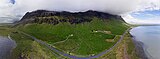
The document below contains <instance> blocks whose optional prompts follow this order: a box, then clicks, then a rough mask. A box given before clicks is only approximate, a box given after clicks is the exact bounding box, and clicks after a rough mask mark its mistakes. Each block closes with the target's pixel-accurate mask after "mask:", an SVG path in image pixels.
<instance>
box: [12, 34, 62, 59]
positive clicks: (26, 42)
mask: <svg viewBox="0 0 160 59" xmlns="http://www.w3.org/2000/svg"><path fill="white" fill-rule="evenodd" d="M11 37H12V39H14V40H15V41H16V43H17V46H16V48H15V49H14V50H13V51H12V59H57V56H56V55H54V54H52V53H54V52H53V51H51V50H49V49H48V48H47V47H45V46H44V45H41V44H39V43H37V42H36V41H34V40H33V39H32V38H30V37H28V36H26V35H23V34H22V33H19V32H17V33H12V34H11ZM58 57H61V56H60V55H58Z"/></svg>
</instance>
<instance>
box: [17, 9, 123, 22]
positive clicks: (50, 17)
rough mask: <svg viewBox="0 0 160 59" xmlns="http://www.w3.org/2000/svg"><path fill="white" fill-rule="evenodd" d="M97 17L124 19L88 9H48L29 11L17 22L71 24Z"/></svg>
mask: <svg viewBox="0 0 160 59" xmlns="http://www.w3.org/2000/svg"><path fill="white" fill-rule="evenodd" d="M93 17H97V18H101V19H105V20H106V19H111V18H115V19H119V20H122V21H123V19H122V18H121V17H120V16H117V15H111V14H107V13H103V12H98V11H92V10H89V11H86V12H75V13H72V12H67V11H62V12H58V11H47V10H37V11H33V12H27V13H26V14H25V15H24V16H23V18H22V19H21V20H20V21H18V22H17V23H21V24H22V23H23V24H24V23H39V24H41V23H48V24H54V25H55V24H58V23H60V22H69V23H71V24H77V23H83V22H90V21H92V19H91V18H93Z"/></svg>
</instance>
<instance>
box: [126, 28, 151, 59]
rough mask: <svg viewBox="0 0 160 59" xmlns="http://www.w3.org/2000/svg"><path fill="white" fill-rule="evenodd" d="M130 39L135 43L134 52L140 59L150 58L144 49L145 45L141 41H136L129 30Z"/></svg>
mask: <svg viewBox="0 0 160 59" xmlns="http://www.w3.org/2000/svg"><path fill="white" fill-rule="evenodd" d="M129 33H130V35H131V37H132V41H133V43H134V44H135V47H136V49H135V50H136V54H137V56H138V57H140V58H141V59H152V56H151V55H150V54H149V53H148V52H147V51H146V47H145V45H144V43H143V42H140V41H137V40H136V37H135V36H133V35H132V34H131V31H129Z"/></svg>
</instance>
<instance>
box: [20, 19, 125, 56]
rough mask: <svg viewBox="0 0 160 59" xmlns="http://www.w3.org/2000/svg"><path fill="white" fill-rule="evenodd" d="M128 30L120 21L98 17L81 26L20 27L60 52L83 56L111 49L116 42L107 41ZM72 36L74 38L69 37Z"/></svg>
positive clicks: (48, 25)
mask: <svg viewBox="0 0 160 59" xmlns="http://www.w3.org/2000/svg"><path fill="white" fill-rule="evenodd" d="M127 28H128V27H127V26H126V25H124V24H123V22H122V21H120V20H116V19H112V20H100V19H99V18H96V17H95V18H93V21H91V22H85V23H81V24H70V23H59V24H57V25H51V24H27V25H25V26H19V30H21V31H24V32H26V33H28V34H31V35H33V36H35V37H36V38H38V39H41V40H43V41H45V42H47V43H49V44H50V45H52V46H54V47H56V48H57V49H59V50H62V51H64V52H67V53H71V54H74V55H82V56H88V55H95V54H98V53H100V52H102V51H104V50H106V49H109V48H110V47H112V46H113V45H114V44H115V43H116V42H106V39H113V38H114V37H115V35H121V34H123V33H124V31H125V30H126V29H127ZM93 30H102V31H111V32H112V34H105V33H99V32H98V33H94V32H92V31H93ZM71 34H72V35H73V36H69V35H71ZM57 42H60V43H57ZM55 43H56V44H55Z"/></svg>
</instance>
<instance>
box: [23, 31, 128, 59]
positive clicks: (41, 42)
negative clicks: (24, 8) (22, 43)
mask: <svg viewBox="0 0 160 59" xmlns="http://www.w3.org/2000/svg"><path fill="white" fill-rule="evenodd" d="M129 30H130V29H127V30H126V31H125V33H124V34H123V35H122V36H121V38H120V39H119V41H118V42H117V43H116V44H115V45H114V46H113V47H111V48H110V49H108V50H106V51H103V52H101V53H100V54H98V55H95V56H90V57H78V56H73V55H69V54H67V53H64V52H61V51H59V50H57V49H56V48H54V47H52V46H50V45H48V44H47V43H45V42H43V41H41V40H39V39H37V38H35V37H34V36H31V35H29V34H26V33H24V32H22V33H23V34H25V35H27V36H29V37H31V38H32V39H34V40H35V41H37V42H38V43H40V44H43V45H45V46H47V47H48V48H49V49H51V50H53V51H55V52H56V53H59V54H61V55H63V56H66V57H69V58H73V59H93V58H98V57H100V56H102V55H104V54H106V53H107V52H109V51H111V50H112V49H113V48H114V47H115V46H116V45H117V44H118V43H119V42H121V41H122V40H123V38H124V35H125V34H126V33H127V32H128V31H129Z"/></svg>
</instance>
